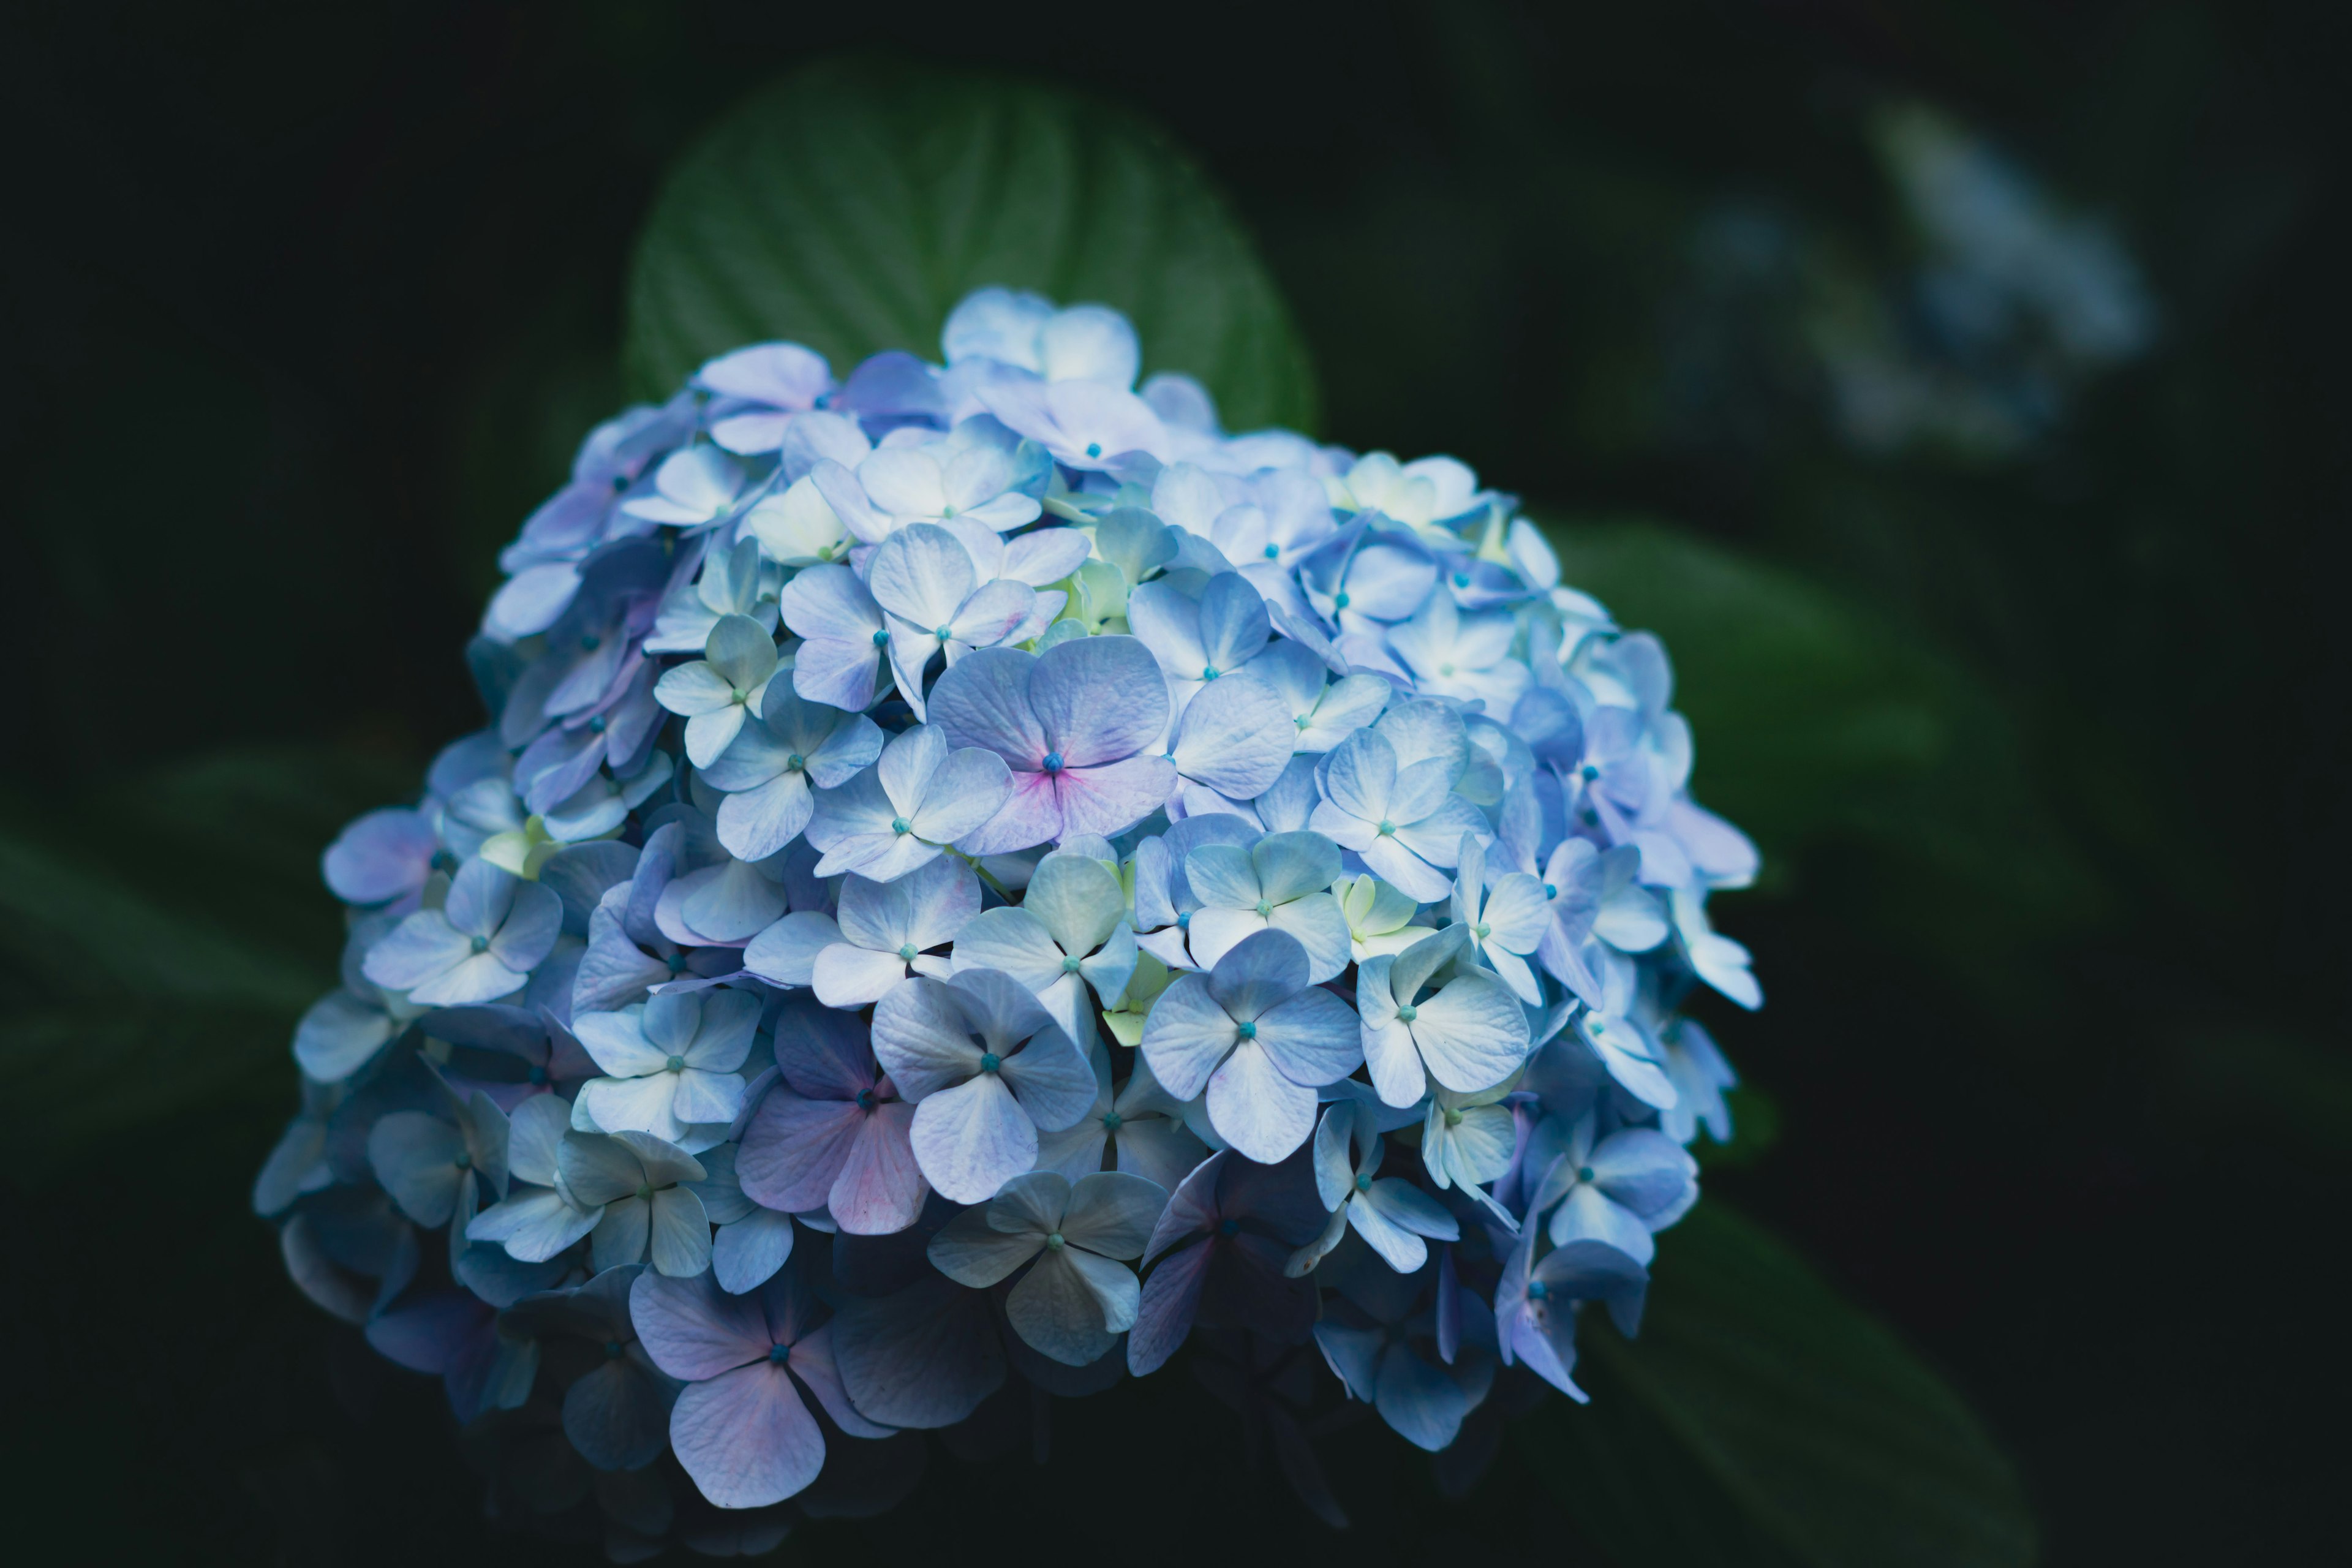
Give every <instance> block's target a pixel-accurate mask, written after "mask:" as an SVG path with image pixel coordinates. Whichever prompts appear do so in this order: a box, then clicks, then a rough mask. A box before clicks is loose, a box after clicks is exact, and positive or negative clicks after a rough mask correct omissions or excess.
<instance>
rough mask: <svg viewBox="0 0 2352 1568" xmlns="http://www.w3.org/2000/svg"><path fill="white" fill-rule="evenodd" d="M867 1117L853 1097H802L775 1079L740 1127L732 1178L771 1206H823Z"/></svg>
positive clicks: (800, 1209) (789, 1209) (793, 1210)
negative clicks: (741, 1130)
mask: <svg viewBox="0 0 2352 1568" xmlns="http://www.w3.org/2000/svg"><path fill="white" fill-rule="evenodd" d="M868 1081H869V1082H870V1081H871V1080H870V1079H869V1080H868ZM865 1123H866V1112H865V1111H864V1110H860V1109H859V1108H858V1106H857V1104H856V1101H855V1100H803V1099H802V1098H801V1097H800V1096H799V1095H797V1094H794V1093H793V1091H792V1090H791V1089H787V1088H785V1087H783V1086H782V1085H781V1084H779V1085H778V1086H776V1087H775V1088H773V1089H770V1090H769V1091H768V1096H767V1098H766V1099H765V1100H761V1102H760V1109H759V1110H756V1111H754V1112H752V1115H751V1125H750V1126H749V1127H747V1128H745V1129H744V1130H743V1142H742V1146H741V1148H740V1150H739V1151H738V1152H737V1153H736V1156H735V1175H736V1179H737V1180H738V1181H740V1183H741V1184H742V1185H743V1191H744V1192H746V1193H747V1194H750V1195H751V1197H752V1198H753V1199H755V1200H756V1201H758V1202H760V1203H761V1204H764V1205H767V1206H768V1207H770V1208H772V1209H782V1210H784V1211H785V1212H786V1213H789V1214H802V1213H805V1212H806V1211H808V1210H810V1209H813V1208H819V1207H822V1206H823V1205H824V1202H825V1198H826V1194H829V1193H830V1192H831V1191H832V1190H833V1187H834V1184H835V1178H837V1177H838V1176H839V1175H840V1174H841V1173H842V1171H843V1169H844V1167H845V1163H847V1162H848V1160H849V1158H850V1156H851V1152H852V1151H853V1150H854V1149H855V1148H856V1144H857V1142H858V1140H859V1138H860V1137H861V1136H862V1135H863V1133H864V1131H865Z"/></svg>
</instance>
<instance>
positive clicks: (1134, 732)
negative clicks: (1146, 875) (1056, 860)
mask: <svg viewBox="0 0 2352 1568" xmlns="http://www.w3.org/2000/svg"><path fill="white" fill-rule="evenodd" d="M965 662H966V663H969V662H970V661H969V660H966V661H965ZM957 668H962V666H961V665H959V666H958V667H957ZM1029 701H1030V704H1031V706H1032V707H1033V708H1034V710H1035V713H1036V716H1037V723H1038V726H1039V728H1040V731H1041V732H1042V733H1043V735H1044V736H1045V742H1046V746H1047V749H1048V750H1049V751H1055V752H1060V753H1061V757H1062V763H1063V765H1064V766H1065V767H1071V768H1083V767H1091V766H1093V765H1095V764H1096V763H1112V762H1118V761H1119V760H1120V759H1122V758H1126V757H1131V756H1133V755H1134V754H1135V753H1136V752H1139V751H1141V750H1142V749H1143V748H1144V747H1145V746H1148V745H1150V743H1151V742H1153V741H1155V740H1157V739H1159V738H1160V734H1161V733H1162V732H1163V731H1166V730H1167V728H1168V688H1167V683H1166V682H1164V681H1163V680H1161V679H1160V661H1159V660H1158V659H1156V658H1153V657H1152V655H1151V650H1150V648H1148V647H1144V646H1143V644H1142V642H1141V641H1139V639H1137V638H1135V637H1074V638H1072V639H1071V640H1070V641H1068V642H1066V643H1059V644H1056V645H1055V647H1051V648H1049V649H1047V650H1046V651H1045V653H1044V654H1041V655H1040V656H1038V658H1037V663H1036V668H1035V669H1034V671H1033V672H1032V674H1031V675H1030V678H1029ZM1166 798H1167V793H1166V791H1164V790H1163V791H1162V792H1161V793H1160V799H1162V800H1164V799H1166ZM1159 804H1160V803H1159V801H1157V800H1155V801H1153V802H1152V805H1159ZM1076 831H1085V832H1096V831H1101V830H1099V829H1094V828H1087V829H1079V830H1076Z"/></svg>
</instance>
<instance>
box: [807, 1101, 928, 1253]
mask: <svg viewBox="0 0 2352 1568" xmlns="http://www.w3.org/2000/svg"><path fill="white" fill-rule="evenodd" d="M914 1121H915V1108H914V1107H913V1106H911V1105H908V1104H907V1103H906V1102H905V1101H903V1100H892V1101H889V1102H887V1103H886V1104H883V1105H878V1106H876V1107H875V1108H874V1110H873V1111H872V1113H871V1114H869V1115H867V1116H866V1118H865V1121H864V1123H863V1125H861V1126H860V1127H859V1128H858V1130H857V1135H856V1139H855V1140H854V1141H853V1142H852V1143H851V1144H850V1148H849V1154H848V1157H847V1158H846V1159H845V1161H844V1162H843V1163H842V1166H841V1173H840V1174H839V1175H838V1176H836V1177H835V1179H834V1184H833V1187H832V1190H831V1191H830V1192H829V1193H828V1194H827V1195H826V1199H825V1203H826V1206H827V1207H829V1208H830V1209H831V1210H832V1211H833V1217H834V1219H835V1222H836V1223H837V1224H839V1225H840V1226H841V1228H842V1229H843V1230H845V1231H847V1232H848V1233H849V1234H850V1235H852V1236H891V1235H895V1234H896V1233H898V1232H899V1231H902V1230H904V1229H906V1228H907V1227H908V1226H910V1225H912V1224H914V1223H915V1219H916V1216H917V1215H920V1214H921V1213H922V1212H923V1194H925V1193H926V1192H928V1191H929V1186H928V1185H927V1184H925V1182H924V1181H923V1171H922V1167H921V1165H920V1164H919V1163H917V1161H916V1159H915V1150H914V1145H913V1143H912V1142H911V1138H910V1134H911V1132H912V1131H913V1128H914Z"/></svg>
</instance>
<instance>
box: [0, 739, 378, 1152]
mask: <svg viewBox="0 0 2352 1568" xmlns="http://www.w3.org/2000/svg"><path fill="white" fill-rule="evenodd" d="M403 779H404V780H405V781H406V783H405V785H403V784H401V783H400V782H399V781H401V780H403ZM414 794H415V776H414V772H413V770H412V769H410V768H408V767H405V766H395V765H394V764H391V763H383V762H380V761H377V760H374V759H371V758H366V757H358V756H352V755H349V754H345V753H340V752H330V751H324V750H319V749H303V748H279V749H274V750H253V751H236V752H215V753H212V754H209V755H205V756H200V757H195V758H191V759H187V760H184V761H183V762H180V763H173V764H172V765H171V766H169V767H166V768H163V769H161V770H158V771H157V772H155V773H151V774H149V775H146V776H145V777H142V778H141V779H138V780H136V781H134V782H133V783H132V784H129V785H126V786H125V787H124V788H123V789H121V791H119V792H116V793H115V794H114V795H112V796H110V798H108V799H106V800H104V801H102V802H100V803H99V804H98V805H96V806H95V807H94V808H92V809H90V810H89V811H87V812H86V813H83V814H79V815H78V814H75V813H74V812H72V811H70V810H69V809H67V808H65V807H63V806H62V805H58V806H55V807H51V806H40V807H36V806H32V805H26V807H25V808H24V809H23V810H22V811H20V812H18V813H16V814H14V818H13V819H14V820H18V821H26V820H45V821H47V822H50V823H52V824H53V825H55V826H54V830H53V831H52V832H51V833H50V834H49V835H48V836H47V840H46V841H45V842H41V843H35V842H32V841H31V840H29V839H27V838H25V837H18V836H16V835H13V834H0V977H5V984H6V985H7V988H8V992H9V995H10V998H11V1001H10V1003H9V1005H7V1006H6V1007H5V1009H0V1073H5V1074H6V1075H7V1078H8V1081H9V1082H10V1083H12V1084H14V1085H16V1089H17V1091H18V1092H19V1094H20V1096H21V1098H22V1100H23V1103H25V1104H26V1105H34V1106H38V1107H40V1108H41V1115H40V1116H39V1117H38V1118H37V1120H36V1121H34V1122H32V1123H30V1125H31V1126H32V1128H33V1135H34V1136H35V1138H36V1139H37V1141H39V1142H47V1143H51V1144H58V1143H65V1142H71V1141H73V1140H75V1139H79V1138H81V1137H85V1136H91V1135H95V1134H99V1133H105V1132H115V1131H121V1129H123V1128H125V1127H128V1126H131V1125H133V1124H136V1123H138V1122H141V1121H147V1120H150V1119H152V1118H154V1117H158V1116H163V1115H165V1114H169V1113H171V1112H173V1111H177V1110H185V1109H187V1108H189V1107H190V1106H192V1105H194V1104H198V1103H201V1102H204V1101H205V1100H207V1099H208V1098H209V1097H211V1096H214V1095H216V1094H218V1093H220V1092H222V1091H223V1090H225V1089H231V1088H234V1087H236V1086H240V1085H244V1084H248V1083H257V1082H258V1081H260V1078H261V1075H262V1074H264V1073H268V1074H270V1075H272V1077H273V1079H274V1081H275V1085H276V1087H277V1089H278V1091H279V1092H280V1093H281V1094H282V1095H284V1096H285V1097H287V1098H289V1099H290V1096H291V1088H292V1074H291V1073H290V1072H289V1070H288V1069H287V1060H286V1052H287V1049H288V1040H289V1036H290V1033H291V1030H292V1027H293V1024H294V1020H295V1019H296V1017H298V1016H299V1015H300V1013H301V1011H302V1009H303V1008H305V1007H307V1006H308V1005H310V1003H311V1002H313V1001H315V1000H316V999H317V998H318V996H319V995H320V993H322V992H324V991H325V990H326V989H328V987H330V986H331V985H332V984H334V967H333V965H334V957H335V953H336V951H337V950H338V948H339V947H340V946H341V941H342V930H343V927H342V921H341V917H340V914H339V911H338V909H337V906H336V904H335V902H334V900H333V899H332V898H331V897H330V896H329V895H328V894H327V892H326V891H325V889H323V888H322V887H320V883H319V871H318V864H319V852H320V849H321V848H322V847H324V846H325V845H326V843H327V841H328V840H329V839H330V838H331V837H333V835H334V833H335V831H336V829H337V828H338V827H339V826H341V824H342V823H343V822H344V821H346V820H347V819H348V818H350V817H351V816H353V815H354V814H355V813H357V812H359V811H362V810H364V809H366V808H367V807H369V806H371V805H381V804H383V803H384V802H385V801H386V800H387V799H388V798H401V797H402V796H404V795H414Z"/></svg>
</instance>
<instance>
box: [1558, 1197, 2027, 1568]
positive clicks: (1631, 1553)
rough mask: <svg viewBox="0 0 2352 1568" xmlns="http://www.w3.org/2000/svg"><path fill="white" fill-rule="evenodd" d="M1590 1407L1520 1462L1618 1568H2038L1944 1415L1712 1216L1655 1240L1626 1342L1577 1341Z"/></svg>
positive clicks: (2015, 1493)
mask: <svg viewBox="0 0 2352 1568" xmlns="http://www.w3.org/2000/svg"><path fill="white" fill-rule="evenodd" d="M1581 1340H1582V1344H1583V1348H1584V1351H1585V1359H1584V1361H1583V1363H1581V1369H1580V1377H1582V1378H1584V1379H1585V1380H1586V1381H1587V1386H1588V1387H1589V1388H1590V1389H1591V1393H1592V1403H1591V1405H1583V1406H1572V1405H1568V1404H1566V1403H1565V1402H1551V1403H1548V1404H1547V1405H1545V1406H1543V1408H1542V1409H1541V1410H1540V1411H1539V1412H1538V1413H1537V1414H1536V1415H1531V1416H1530V1417H1529V1418H1528V1420H1527V1421H1526V1422H1525V1423H1524V1424H1523V1425H1522V1426H1521V1428H1520V1434H1521V1440H1522V1441H1523V1442H1524V1443H1525V1444H1526V1445H1527V1447H1526V1453H1527V1457H1528V1459H1529V1460H1530V1462H1531V1463H1533V1464H1534V1466H1535V1468H1537V1470H1538V1473H1539V1474H1540V1475H1542V1476H1543V1477H1544V1478H1545V1479H1546V1481H1547V1483H1548V1484H1549V1486H1551V1488H1552V1489H1554V1490H1555V1491H1556V1492H1557V1493H1558V1494H1559V1496H1560V1497H1561V1498H1562V1500H1564V1501H1566V1502H1567V1503H1568V1504H1569V1506H1570V1507H1571V1508H1572V1509H1574V1510H1576V1513H1577V1517H1578V1519H1579V1521H1580V1523H1582V1524H1583V1525H1584V1526H1585V1527H1586V1528H1587V1529H1588V1530H1589V1531H1591V1533H1592V1535H1593V1536H1594V1538H1595V1539H1596V1540H1598V1541H1599V1542H1601V1545H1602V1546H1603V1547H1605V1548H1606V1549H1607V1550H1608V1551H1609V1552H1611V1553H1612V1555H1613V1556H1615V1557H1617V1558H1618V1559H1619V1560H1620V1561H1621V1562H1622V1563H1624V1564H1626V1565H1627V1568H1651V1565H1653V1564H1655V1565H1658V1568H1669V1565H1671V1568H1682V1565H1685V1564H1709V1563H1726V1564H1729V1563H1740V1564H1748V1563H1786V1564H1791V1565H1796V1568H1880V1565H1883V1564H1885V1563H1904V1564H1906V1565H1908V1568H2010V1565H2022V1564H2026V1563H2032V1561H2033V1560H2034V1556H2035V1551H2036V1545H2035V1531H2034V1526H2033V1521H2032V1517H2031V1515H2030V1514H2029V1513H2028V1511H2027V1510H2026V1505H2025V1500H2024V1497H2023V1494H2022V1493H2021V1490H2020V1489H2019V1486H2018V1482H2017V1479H2016V1476H2015V1475H2014V1473H2013V1472H2012V1471H2011V1468H2010V1466H2009V1463H2008V1461H2007V1460H2006V1459H2005V1458H2002V1456H2001V1454H2000V1451H1999V1450H1998V1449H1997V1448H1996V1447H1994V1446H1993V1444H1992V1442H1991V1440H1990V1438H1989V1437H1988V1436H1986V1434H1985V1432H1984V1430H1983V1428H1982V1427H1981V1426H1979V1425H1978V1424H1977V1421H1976V1418H1975V1416H1974V1415H1971V1414H1970V1413H1969V1409H1968V1407H1967V1406H1966V1405H1963V1404H1961V1402H1960V1400H1959V1398H1958V1395H1956V1394H1953V1393H1952V1392H1951V1390H1950V1389H1948V1388H1947V1387H1946V1386H1945V1385H1944V1384H1943V1383H1941V1382H1940V1381H1939V1380H1938V1379H1937V1377H1936V1375H1935V1374H1934V1373H1931V1372H1929V1371H1928V1370H1927V1368H1926V1367H1924V1366H1922V1365H1921V1364H1920V1363H1918V1362H1917V1361H1916V1360H1915V1359H1914V1358H1913V1357H1912V1356H1911V1354H1910V1353H1909V1352H1907V1351H1906V1350H1905V1349H1904V1348H1903V1346H1902V1345H1901V1344H1900V1343H1898V1342H1896V1341H1895V1337H1894V1336H1893V1335H1892V1334H1890V1333H1889V1332H1887V1331H1886V1330H1885V1329H1884V1328H1882V1327H1881V1326H1880V1325H1879V1324H1878V1323H1877V1322H1876V1321H1874V1320H1873V1319H1871V1318H1870V1317H1868V1316H1867V1315H1866V1314H1864V1313H1863V1312H1862V1311H1860V1310H1857V1309H1856V1308H1854V1307H1853V1305H1851V1304H1850V1303H1848V1302H1846V1301H1844V1300H1841V1299H1840V1298H1839V1297H1838V1295H1837V1294H1836V1292H1834V1291H1833V1290H1832V1289H1830V1288H1829V1287H1828V1286H1827V1285H1825V1284H1824V1283H1823V1282H1822V1280H1821V1279H1819V1278H1817V1277H1816V1276H1815V1275H1814V1274H1813V1273H1812V1271H1811V1269H1809V1268H1806V1267H1805V1265H1804V1264H1803V1263H1802V1262H1801V1261H1800V1260H1799V1259H1798V1258H1796V1256H1795V1255H1794V1254H1792V1253H1791V1252H1790V1251H1789V1249H1788V1248H1786V1247H1783V1246H1781V1245H1780V1243H1779V1242H1777V1241H1775V1240H1774V1239H1773V1238H1772V1237H1769V1235H1767V1234H1766V1233H1765V1232H1763V1231H1762V1230H1759V1229H1758V1228H1757V1227H1756V1226H1753V1225H1751V1224H1749V1223H1748V1221H1746V1220H1744V1219H1741V1218H1740V1217H1739V1216H1738V1215H1736V1214H1734V1213H1731V1212H1730V1211H1728V1210H1727V1208H1726V1207H1725V1206H1724V1205H1723V1204H1722V1203H1721V1202H1720V1201H1719V1200H1711V1201H1709V1202H1707V1203H1705V1204H1702V1205H1699V1207H1697V1208H1696V1209H1695V1210H1693V1211H1692V1213H1691V1215H1690V1216H1689V1217H1688V1218H1687V1219H1685V1220H1684V1221H1683V1222H1682V1224H1681V1225H1679V1226H1676V1227H1675V1229H1674V1230H1673V1231H1671V1232H1669V1233H1668V1234H1667V1235H1666V1236H1664V1237H1662V1238H1661V1240H1660V1245H1659V1257H1658V1264H1657V1269H1656V1279H1655V1282H1654V1286H1653V1288H1652V1290H1651V1292H1650V1306H1649V1312H1648V1316H1647V1319H1646V1321H1645V1322H1644V1323H1643V1329H1642V1334H1641V1337H1640V1339H1638V1340H1637V1341H1634V1342H1631V1343H1628V1342H1625V1341H1623V1340H1622V1339H1620V1338H1618V1337H1617V1336H1616V1335H1615V1334H1614V1333H1613V1332H1612V1331H1611V1330H1610V1329H1609V1328H1608V1326H1607V1324H1606V1321H1605V1320H1604V1319H1602V1318H1601V1315H1600V1314H1598V1313H1588V1314H1587V1315H1586V1316H1585V1318H1584V1320H1583V1322H1582V1325H1581Z"/></svg>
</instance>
